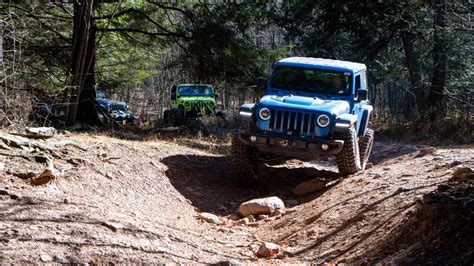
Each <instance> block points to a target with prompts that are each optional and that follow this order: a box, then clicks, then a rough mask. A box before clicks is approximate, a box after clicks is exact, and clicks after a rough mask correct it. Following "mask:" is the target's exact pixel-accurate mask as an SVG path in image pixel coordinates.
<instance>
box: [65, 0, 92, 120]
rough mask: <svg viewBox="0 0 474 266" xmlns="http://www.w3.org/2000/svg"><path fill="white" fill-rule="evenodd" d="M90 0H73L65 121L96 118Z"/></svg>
mask: <svg viewBox="0 0 474 266" xmlns="http://www.w3.org/2000/svg"><path fill="white" fill-rule="evenodd" d="M93 5H94V1H93V0H81V1H76V2H75V3H74V32H73V45H72V66H71V67H72V84H71V85H72V86H73V87H74V88H75V93H74V95H72V97H71V105H70V108H69V114H68V123H69V124H73V123H74V122H76V121H81V122H87V123H89V124H94V123H97V122H98V118H97V114H96V109H95V88H94V86H95V71H94V69H95V35H96V27H95V22H94V20H93V19H92V14H93V10H94V9H93Z"/></svg>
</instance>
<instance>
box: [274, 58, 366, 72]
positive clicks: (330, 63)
mask: <svg viewBox="0 0 474 266" xmlns="http://www.w3.org/2000/svg"><path fill="white" fill-rule="evenodd" d="M278 63H290V64H301V65H308V66H324V67H330V68H341V69H347V70H352V71H354V72H359V71H361V70H364V69H367V67H366V66H365V65H364V64H361V63H354V62H349V61H341V60H333V59H324V58H314V57H288V58H285V59H282V60H280V61H278Z"/></svg>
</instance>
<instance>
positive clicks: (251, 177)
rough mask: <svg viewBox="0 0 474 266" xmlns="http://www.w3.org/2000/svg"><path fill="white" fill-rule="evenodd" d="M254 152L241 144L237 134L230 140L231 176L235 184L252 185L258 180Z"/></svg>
mask: <svg viewBox="0 0 474 266" xmlns="http://www.w3.org/2000/svg"><path fill="white" fill-rule="evenodd" d="M256 159H257V158H256V150H255V149H254V148H252V147H249V146H247V145H245V144H244V143H242V142H241V141H240V140H239V138H238V137H237V134H236V135H235V136H234V138H233V139H232V175H233V178H234V180H235V181H236V182H237V184H239V185H241V186H245V187H249V186H252V185H254V184H255V183H256V182H257V179H258V162H257V161H256Z"/></svg>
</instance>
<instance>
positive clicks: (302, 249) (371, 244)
mask: <svg viewBox="0 0 474 266" xmlns="http://www.w3.org/2000/svg"><path fill="white" fill-rule="evenodd" d="M36 142H38V143H40V144H42V145H43V144H44V145H46V144H45V143H61V145H56V146H54V145H53V146H54V147H53V146H51V145H50V144H48V145H49V146H48V147H50V148H51V149H48V150H46V149H44V150H42V149H43V148H42V147H43V146H44V145H43V146H41V145H40V146H38V147H30V148H31V150H28V148H25V147H24V146H23V148H20V147H16V148H15V147H13V148H12V147H10V148H9V149H8V147H6V146H8V145H0V151H1V153H0V263H1V264H4V263H12V262H17V263H18V262H19V263H38V262H59V263H74V262H87V263H101V262H111V263H124V262H125V263H127V262H142V263H143V262H145V263H151V262H176V263H189V262H200V263H218V262H242V263H249V262H256V263H281V262H289V263H292V262H295V263H296V262H302V261H314V262H318V263H319V262H329V261H331V262H340V263H341V262H349V263H351V262H357V263H361V262H369V263H373V262H401V263H410V262H413V263H416V262H423V261H426V260H429V261H431V262H433V263H436V262H445V263H447V262H453V263H466V262H467V263H468V264H469V263H470V264H472V263H473V262H474V259H473V256H474V254H473V250H474V248H473V243H472V242H473V241H472V237H466V236H469V235H470V236H472V233H473V232H472V230H473V229H472V218H473V217H472V213H473V209H472V208H471V207H474V204H473V203H472V202H474V200H473V198H474V195H473V190H472V186H473V185H472V175H470V176H469V175H466V174H469V171H467V172H466V173H463V174H464V175H462V174H461V175H458V176H457V179H456V178H454V177H453V172H455V170H456V169H458V168H460V167H467V169H469V170H471V169H472V168H473V167H474V163H473V162H474V148H473V147H467V146H463V147H437V148H433V149H432V148H426V147H418V146H413V145H400V144H391V143H388V142H376V144H375V147H374V152H373V154H372V156H371V158H370V161H371V162H372V163H373V165H372V168H370V169H368V170H366V171H365V172H364V173H360V174H356V175H353V176H350V177H347V178H341V177H340V176H339V175H338V174H337V169H336V168H335V166H334V161H332V160H327V161H323V162H322V163H318V164H316V163H314V164H313V163H301V162H298V161H293V162H289V164H288V165H285V166H277V167H270V168H267V169H266V173H267V174H266V175H265V176H264V177H263V179H262V181H261V182H260V184H259V185H258V186H257V187H255V188H252V189H244V188H239V187H237V186H236V185H234V184H233V183H232V182H231V180H230V172H229V167H230V162H229V157H228V154H227V151H228V149H227V148H226V147H227V146H225V145H224V146H219V145H216V144H215V143H213V142H205V141H196V140H191V139H188V140H176V141H169V140H168V141H164V140H157V139H146V140H143V139H142V140H133V141H131V140H123V139H120V138H117V137H110V136H101V135H99V136H93V135H87V134H62V135H57V136H56V137H54V138H53V139H49V140H46V141H42V140H36ZM0 144H1V143H0ZM25 152H28V153H27V154H30V155H28V156H25V154H26V153H25ZM51 159H52V160H51ZM45 169H49V171H45ZM459 176H462V178H460V177H459ZM453 178H454V179H453ZM466 180H467V181H466ZM470 180H471V181H470ZM307 181H309V183H304V182H307ZM301 183H304V184H303V185H300V184H301ZM298 185H300V187H299V189H294V188H295V187H297V186H298ZM295 193H296V194H298V195H296V194H295ZM430 195H431V196H430ZM269 196H276V197H278V198H279V199H281V200H282V201H283V203H284V205H285V208H284V209H281V210H278V211H275V212H273V213H272V214H270V215H252V216H247V217H246V218H244V219H242V217H240V215H239V212H238V209H239V206H240V204H241V203H243V202H245V201H248V200H251V199H255V198H263V197H269ZM447 210H449V211H447ZM448 218H449V219H448ZM462 219H464V220H462ZM443 221H444V222H443ZM461 221H462V222H461ZM453 232H457V234H455V233H453ZM262 242H271V243H275V244H277V245H278V246H277V247H276V248H275V246H272V245H270V244H269V245H268V249H269V250H270V252H267V253H268V254H266V255H265V254H264V253H265V252H260V253H261V255H260V256H259V255H258V253H259V249H260V247H261V243H262ZM454 242H455V243H460V244H459V245H458V246H455V245H451V244H452V243H454ZM272 248H274V249H273V251H272ZM437 249H438V250H440V249H441V250H442V251H443V252H441V253H442V254H441V253H440V252H434V251H437ZM260 251H261V250H260ZM267 251H268V250H267ZM262 255H265V256H270V258H267V257H262Z"/></svg>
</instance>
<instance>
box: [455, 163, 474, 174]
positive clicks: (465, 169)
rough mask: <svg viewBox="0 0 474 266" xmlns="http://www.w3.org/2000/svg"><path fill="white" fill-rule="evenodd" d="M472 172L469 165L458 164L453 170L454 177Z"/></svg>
mask: <svg viewBox="0 0 474 266" xmlns="http://www.w3.org/2000/svg"><path fill="white" fill-rule="evenodd" d="M468 173H472V169H471V168H470V167H467V166H462V165H461V166H458V167H456V168H455V169H454V171H453V177H458V176H461V175H462V174H468Z"/></svg>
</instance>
